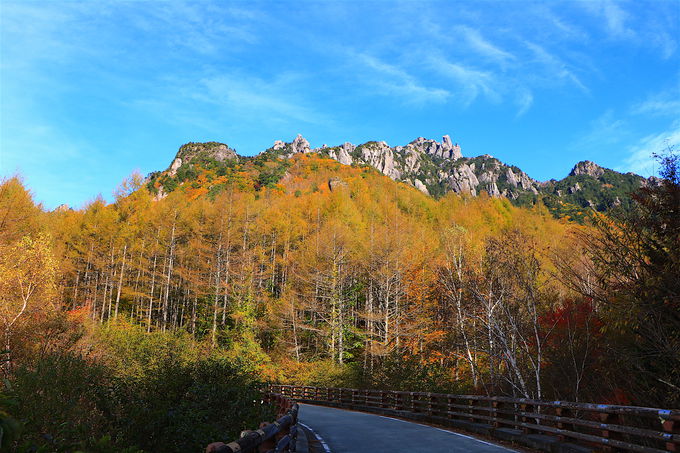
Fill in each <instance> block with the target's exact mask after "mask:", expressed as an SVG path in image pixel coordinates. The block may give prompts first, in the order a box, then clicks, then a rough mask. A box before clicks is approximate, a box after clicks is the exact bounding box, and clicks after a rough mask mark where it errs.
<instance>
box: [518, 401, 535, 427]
mask: <svg viewBox="0 0 680 453" xmlns="http://www.w3.org/2000/svg"><path fill="white" fill-rule="evenodd" d="M519 407H520V410H521V411H522V412H524V413H525V414H522V422H523V423H531V417H527V416H526V413H528V412H533V411H534V406H533V404H527V403H521V404H520V405H519ZM522 431H523V432H524V434H531V433H532V432H533V431H534V430H532V429H529V428H527V427H526V426H523V427H522Z"/></svg>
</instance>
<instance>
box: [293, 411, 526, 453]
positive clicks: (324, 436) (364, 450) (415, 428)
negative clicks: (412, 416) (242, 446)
mask: <svg viewBox="0 0 680 453" xmlns="http://www.w3.org/2000/svg"><path fill="white" fill-rule="evenodd" d="M299 421H300V423H301V424H303V425H304V426H305V427H307V428H309V429H310V430H311V431H313V433H314V434H315V435H316V437H317V438H318V440H319V441H318V442H316V443H317V444H319V447H320V448H317V449H318V450H319V451H320V452H324V451H325V453H395V452H423V453H457V452H461V453H463V452H471V453H477V452H479V453H507V452H511V451H514V450H510V449H508V448H505V447H501V446H498V445H493V444H491V443H488V442H485V441H482V440H477V439H475V438H473V437H469V436H465V435H462V434H458V433H454V432H451V431H446V430H444V429H439V428H434V427H432V426H427V425H420V424H418V423H412V422H408V421H405V420H398V419H394V418H389V417H383V416H380V415H374V414H367V413H364V412H354V411H347V410H342V409H335V408H331V407H324V406H312V405H309V404H301V405H300V413H299Z"/></svg>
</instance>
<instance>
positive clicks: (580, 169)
mask: <svg viewBox="0 0 680 453" xmlns="http://www.w3.org/2000/svg"><path fill="white" fill-rule="evenodd" d="M603 174H604V168H602V167H600V166H599V165H597V164H596V163H595V162H591V161H589V160H583V161H581V162H579V163H577V164H576V165H574V168H573V169H572V170H571V173H569V176H578V175H588V176H592V177H593V178H599V177H600V176H602V175H603Z"/></svg>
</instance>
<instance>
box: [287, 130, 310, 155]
mask: <svg viewBox="0 0 680 453" xmlns="http://www.w3.org/2000/svg"><path fill="white" fill-rule="evenodd" d="M291 145H292V148H293V152H294V153H308V152H310V148H309V142H308V141H307V139H306V138H304V137H303V136H302V135H300V134H298V135H297V137H295V140H293V143H292V144H291Z"/></svg>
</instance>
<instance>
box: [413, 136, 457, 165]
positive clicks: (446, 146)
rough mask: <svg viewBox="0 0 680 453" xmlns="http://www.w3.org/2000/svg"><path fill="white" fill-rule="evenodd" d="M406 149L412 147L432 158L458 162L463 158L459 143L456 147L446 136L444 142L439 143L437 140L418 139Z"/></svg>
mask: <svg viewBox="0 0 680 453" xmlns="http://www.w3.org/2000/svg"><path fill="white" fill-rule="evenodd" d="M406 147H407V148H408V147H411V148H413V149H415V150H417V151H418V152H421V153H425V154H429V155H430V156H434V157H440V158H442V159H451V160H457V159H460V158H461V157H463V154H462V153H461V151H460V146H458V143H456V144H455V145H454V144H453V142H452V141H451V137H449V136H448V135H445V136H444V137H442V142H441V143H439V142H438V141H436V140H429V139H426V138H424V137H418V138H417V139H415V140H413V141H412V142H411V143H409V144H408V145H406Z"/></svg>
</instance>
